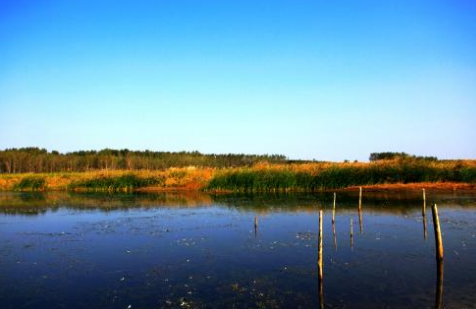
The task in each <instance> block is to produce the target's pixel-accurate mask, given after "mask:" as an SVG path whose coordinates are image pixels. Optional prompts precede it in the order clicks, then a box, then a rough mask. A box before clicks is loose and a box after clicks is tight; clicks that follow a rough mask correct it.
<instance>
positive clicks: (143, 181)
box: [68, 174, 165, 191]
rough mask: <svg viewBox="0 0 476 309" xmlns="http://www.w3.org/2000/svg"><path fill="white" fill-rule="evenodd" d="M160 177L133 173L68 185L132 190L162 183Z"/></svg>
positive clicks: (80, 188) (76, 187)
mask: <svg viewBox="0 0 476 309" xmlns="http://www.w3.org/2000/svg"><path fill="white" fill-rule="evenodd" d="M164 182H165V180H164V178H162V177H149V178H139V177H137V176H135V175H133V174H129V175H122V176H119V177H101V178H94V179H88V180H82V181H75V182H73V183H71V184H70V185H69V187H68V188H69V189H70V190H86V191H132V190H134V189H136V188H141V187H147V186H152V185H163V184H164Z"/></svg>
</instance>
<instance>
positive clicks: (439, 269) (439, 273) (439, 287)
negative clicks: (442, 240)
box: [435, 259, 444, 309]
mask: <svg viewBox="0 0 476 309" xmlns="http://www.w3.org/2000/svg"><path fill="white" fill-rule="evenodd" d="M443 271H444V265H443V261H442V260H439V259H437V262H436V301H435V308H436V309H440V308H441V304H442V300H443Z"/></svg>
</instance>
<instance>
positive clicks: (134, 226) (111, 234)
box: [0, 192, 476, 309]
mask: <svg viewBox="0 0 476 309" xmlns="http://www.w3.org/2000/svg"><path fill="white" fill-rule="evenodd" d="M427 200H428V205H430V203H433V202H436V203H438V209H439V213H440V222H441V228H442V231H443V242H444V247H445V258H444V272H443V274H444V276H443V278H441V277H440V280H438V275H437V269H438V267H437V263H436V259H435V241H434V234H433V225H432V219H431V209H430V208H429V207H428V208H427V216H426V224H427V235H426V239H425V233H424V219H423V217H422V199H421V194H420V192H404V193H396V194H371V193H364V198H363V204H362V211H361V212H360V215H359V211H358V196H357V195H356V194H353V193H346V194H344V193H342V194H338V196H337V207H336V223H335V234H334V232H333V226H332V223H331V217H332V194H285V195H221V196H211V195H204V194H172V193H161V194H147V195H105V194H104V195H97V194H67V193H48V194H35V193H28V194H27V193H0V308H4V309H6V308H319V307H320V306H321V305H323V307H325V308H435V306H439V302H441V308H444V307H446V308H476V293H475V292H476V195H474V194H469V193H464V192H451V193H434V192H428V195H427ZM320 208H324V239H323V241H324V247H323V255H324V280H323V285H322V292H323V293H322V295H321V297H320V296H319V290H320V289H319V285H318V280H317V233H318V210H319V209H320ZM255 216H256V218H257V220H258V227H257V228H256V229H255V227H254V222H255ZM351 219H352V220H353V230H354V235H353V237H352V239H351V237H350V220H351ZM334 235H335V236H334ZM441 279H443V280H441ZM438 291H439V292H438ZM320 300H321V301H322V303H320ZM321 307H322V306H321Z"/></svg>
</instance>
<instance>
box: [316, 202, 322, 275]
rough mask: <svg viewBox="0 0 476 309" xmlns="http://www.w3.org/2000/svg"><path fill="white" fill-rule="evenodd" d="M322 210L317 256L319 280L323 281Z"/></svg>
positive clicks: (320, 212) (320, 211) (320, 213)
mask: <svg viewBox="0 0 476 309" xmlns="http://www.w3.org/2000/svg"><path fill="white" fill-rule="evenodd" d="M322 219H323V218H322V209H321V210H319V252H318V256H317V266H318V268H319V269H318V272H319V280H322V277H323V273H322Z"/></svg>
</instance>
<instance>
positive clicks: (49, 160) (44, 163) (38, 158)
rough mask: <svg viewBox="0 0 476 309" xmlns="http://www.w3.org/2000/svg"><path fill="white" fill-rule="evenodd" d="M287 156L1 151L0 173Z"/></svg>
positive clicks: (219, 164)
mask: <svg viewBox="0 0 476 309" xmlns="http://www.w3.org/2000/svg"><path fill="white" fill-rule="evenodd" d="M286 160H287V158H286V157H285V156H284V155H277V154H273V155H267V154H266V155H250V154H202V153H200V152H198V151H192V152H187V151H182V152H164V151H150V150H144V151H132V150H129V149H121V150H115V149H103V150H99V151H95V150H89V151H75V152H68V153H60V152H58V151H54V150H53V151H47V150H46V149H43V148H41V149H40V148H37V147H28V148H10V149H5V150H0V173H3V174H15V173H55V172H85V171H91V170H162V169H167V168H170V167H186V166H197V167H214V168H227V167H241V166H252V165H253V164H255V163H258V162H263V161H266V162H269V163H284V162H286Z"/></svg>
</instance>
